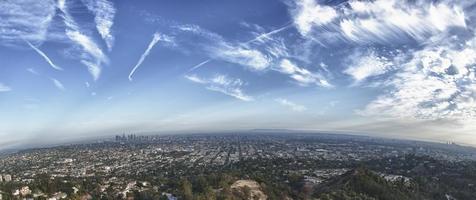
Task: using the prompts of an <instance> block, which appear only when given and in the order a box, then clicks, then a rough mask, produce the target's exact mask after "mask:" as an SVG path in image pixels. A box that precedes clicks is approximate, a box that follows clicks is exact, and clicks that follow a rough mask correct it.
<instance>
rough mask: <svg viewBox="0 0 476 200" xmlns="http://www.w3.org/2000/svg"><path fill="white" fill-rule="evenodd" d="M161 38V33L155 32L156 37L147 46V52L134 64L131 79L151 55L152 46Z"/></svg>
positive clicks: (130, 79)
mask: <svg viewBox="0 0 476 200" xmlns="http://www.w3.org/2000/svg"><path fill="white" fill-rule="evenodd" d="M159 40H160V34H159V33H155V34H154V38H153V39H152V41H151V42H150V43H149V46H148V47H147V49H146V50H145V52H144V53H143V54H142V56H141V57H140V59H139V61H138V62H137V64H136V66H134V68H133V69H132V71H131V73H130V74H129V81H132V75H133V74H134V72H135V71H136V70H137V68H139V66H140V65H141V64H142V62H144V59H145V58H146V57H147V56H148V55H149V53H150V50H151V49H152V47H154V46H155V45H156V44H157V42H159Z"/></svg>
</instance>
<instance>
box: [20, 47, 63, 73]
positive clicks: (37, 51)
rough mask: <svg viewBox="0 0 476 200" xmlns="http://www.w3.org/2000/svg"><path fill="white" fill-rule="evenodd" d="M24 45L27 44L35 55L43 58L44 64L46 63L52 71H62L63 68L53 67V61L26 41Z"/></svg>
mask: <svg viewBox="0 0 476 200" xmlns="http://www.w3.org/2000/svg"><path fill="white" fill-rule="evenodd" d="M26 43H27V44H28V46H30V47H31V48H32V49H33V50H35V51H36V53H38V54H39V55H40V56H41V57H43V58H44V59H45V60H46V62H48V64H49V65H50V66H51V67H52V68H53V69H56V70H63V68H61V67H59V66H57V65H55V64H54V63H53V61H51V59H50V58H49V57H48V56H47V55H46V54H45V53H44V52H43V51H41V50H40V49H39V48H38V47H36V46H35V45H33V44H31V43H30V42H28V41H26Z"/></svg>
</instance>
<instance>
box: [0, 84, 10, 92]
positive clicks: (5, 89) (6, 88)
mask: <svg viewBox="0 0 476 200" xmlns="http://www.w3.org/2000/svg"><path fill="white" fill-rule="evenodd" d="M9 91H12V88H11V87H9V86H8V85H5V84H3V83H0V92H9Z"/></svg>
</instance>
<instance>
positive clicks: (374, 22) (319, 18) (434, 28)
mask: <svg viewBox="0 0 476 200" xmlns="http://www.w3.org/2000/svg"><path fill="white" fill-rule="evenodd" d="M290 12H291V14H292V17H293V19H294V23H295V24H296V28H297V29H298V31H299V32H300V33H301V35H303V36H305V37H310V38H313V39H315V40H317V41H334V40H336V39H340V40H345V41H350V42H354V43H360V44H369V43H384V44H389V43H394V42H395V41H400V42H401V41H411V40H408V39H410V38H411V39H413V40H417V41H419V42H424V41H425V40H426V39H428V38H429V37H431V36H432V35H435V34H438V33H441V32H446V31H448V30H449V29H450V28H452V27H460V28H466V22H465V14H464V12H463V8H462V7H461V6H458V5H453V4H452V3H449V2H447V1H441V2H433V1H430V0H417V1H398V0H376V1H357V0H351V1H348V2H346V3H343V4H339V5H338V6H335V7H330V6H328V5H322V4H318V3H316V1H315V0H298V1H297V2H296V3H295V5H293V7H292V8H291V10H290Z"/></svg>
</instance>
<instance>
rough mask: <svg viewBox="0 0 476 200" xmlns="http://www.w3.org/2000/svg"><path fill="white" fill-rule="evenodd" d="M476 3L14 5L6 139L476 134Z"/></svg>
mask: <svg viewBox="0 0 476 200" xmlns="http://www.w3.org/2000/svg"><path fill="white" fill-rule="evenodd" d="M475 6H476V5H475V3H472V2H470V1H444V0H441V1H430V0H416V1H397V0H375V1H356V0H355V1H324V0H322V1H318V0H294V1H292V0H281V1H279V0H262V1H255V0H243V1H212V0H204V1H176V0H167V1H166V0H161V1H153V0H141V1H134V2H132V1H124V0H118V1H108V0H96V1H95V0H81V1H79V0H78V1H72V0H58V1H55V0H5V1H1V2H0V17H1V19H2V20H1V21H0V146H2V147H4V148H8V147H14V146H18V145H29V144H46V143H52V142H53V143H56V142H63V141H73V140H77V139H82V138H89V137H95V136H101V135H112V134H116V133H122V132H125V131H127V132H137V133H142V132H158V133H164V132H176V133H180V132H194V131H200V132H203V131H222V130H227V131H229V130H247V129H255V128H287V129H302V130H316V131H331V132H345V133H359V134H368V135H376V136H383V137H397V138H411V139H422V140H433V141H454V142H459V143H465V144H472V145H475V144H476V135H475V134H474V131H475V130H476V126H475V125H473V124H475V123H474V121H475V120H474V119H475V118H476V101H475V99H476V75H475V70H476V52H475V51H476V35H475V30H474V24H475V20H476V19H475V15H476V13H475V12H474V10H475V8H476V7H475Z"/></svg>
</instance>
